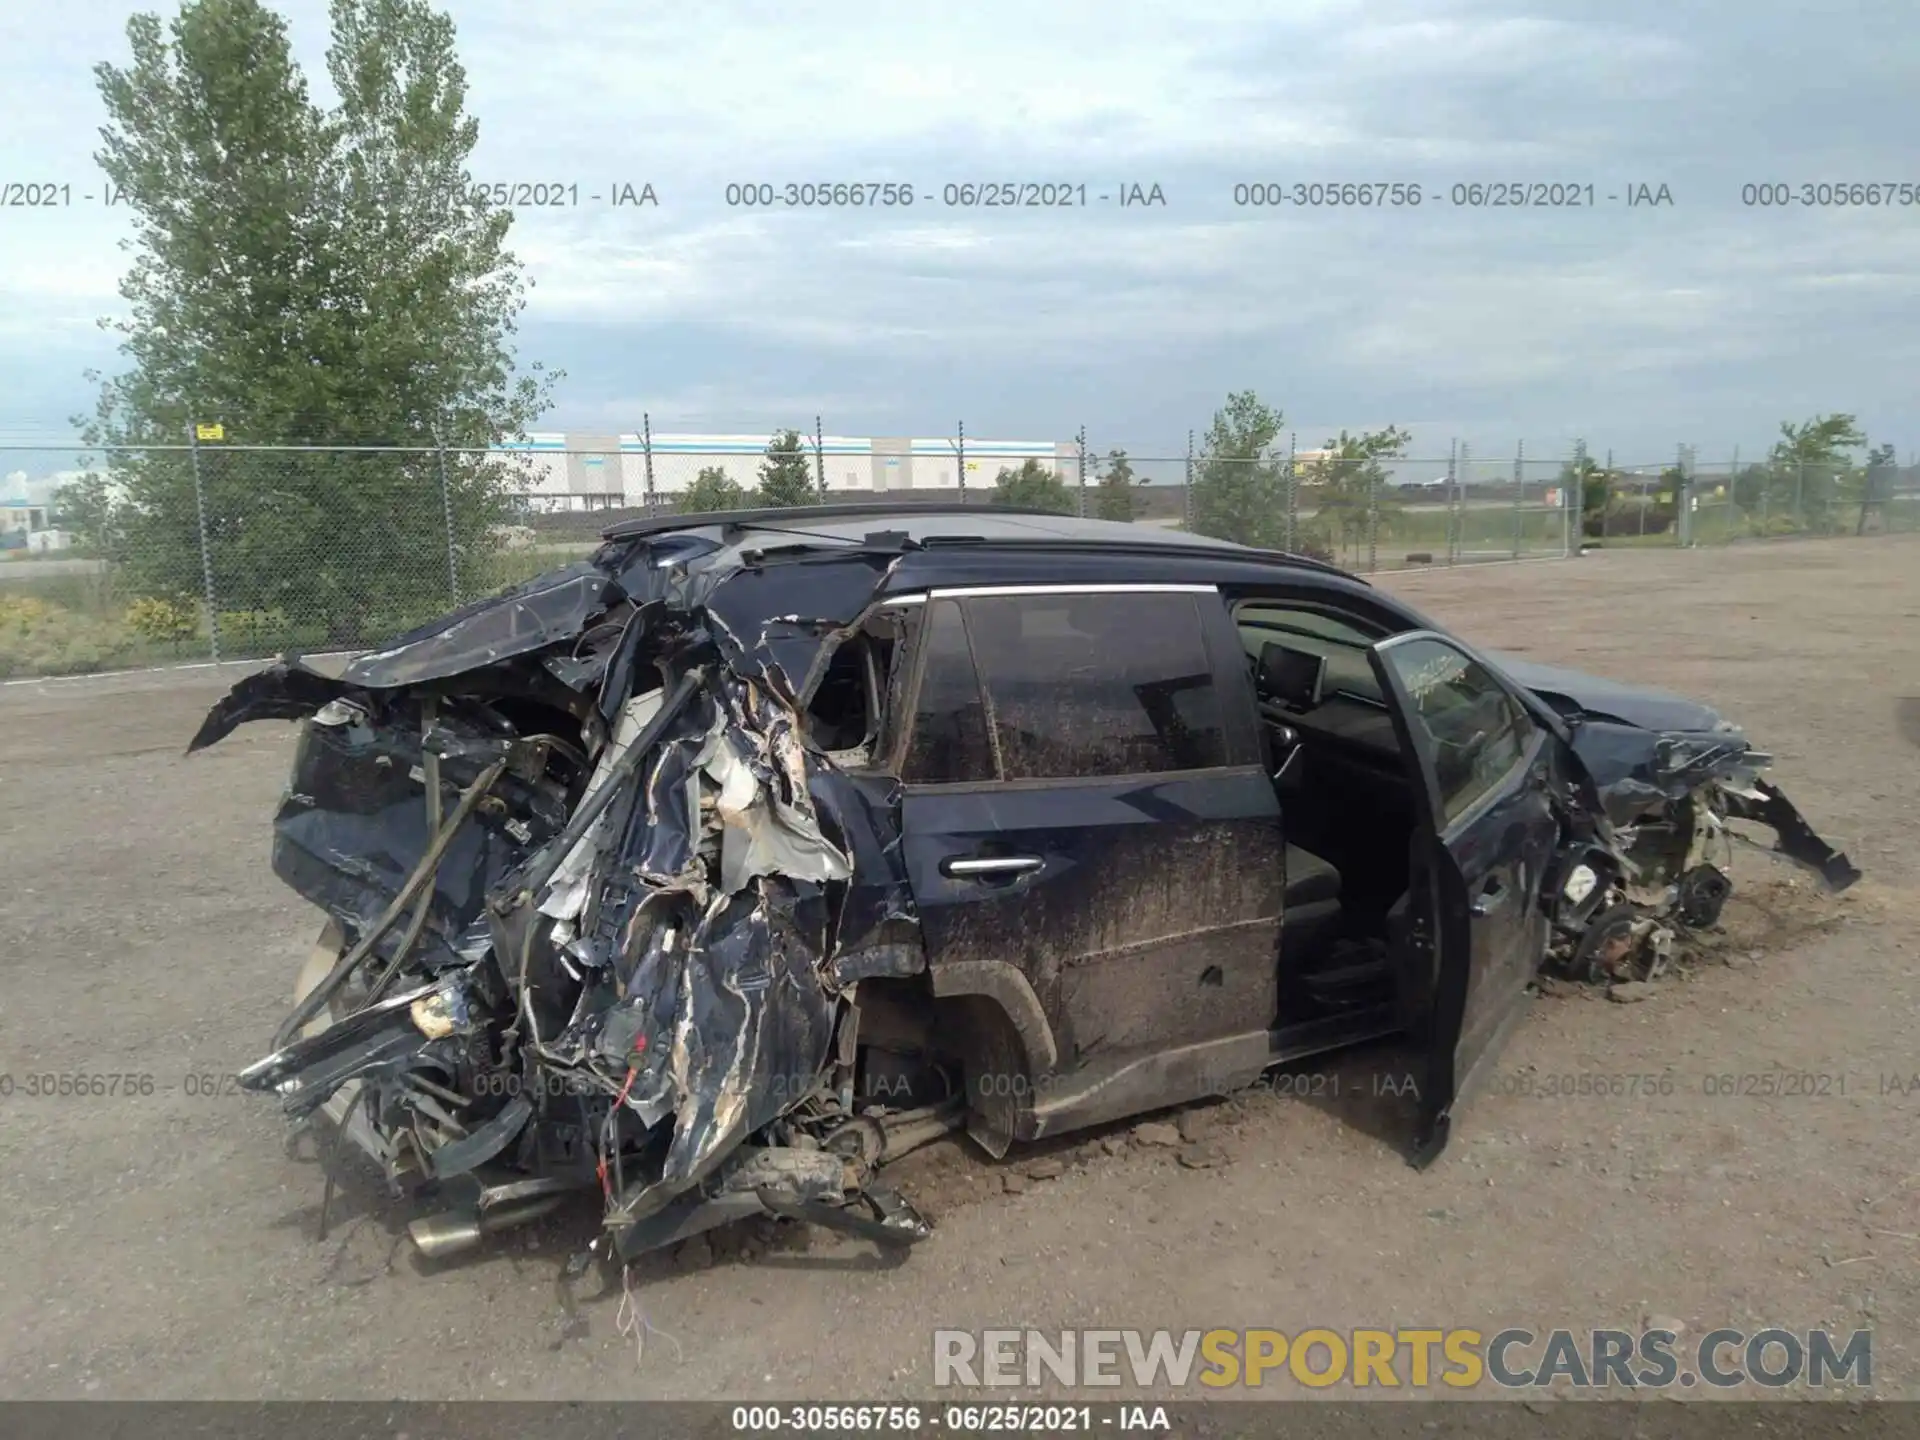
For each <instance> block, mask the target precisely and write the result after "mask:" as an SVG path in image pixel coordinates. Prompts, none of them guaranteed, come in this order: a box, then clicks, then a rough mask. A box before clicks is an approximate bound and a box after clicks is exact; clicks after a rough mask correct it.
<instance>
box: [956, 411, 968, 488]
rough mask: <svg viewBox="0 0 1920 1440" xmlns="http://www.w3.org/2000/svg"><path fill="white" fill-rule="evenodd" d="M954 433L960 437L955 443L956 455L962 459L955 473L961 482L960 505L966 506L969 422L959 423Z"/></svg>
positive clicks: (962, 421)
mask: <svg viewBox="0 0 1920 1440" xmlns="http://www.w3.org/2000/svg"><path fill="white" fill-rule="evenodd" d="M954 433H955V435H956V436H957V437H958V438H957V439H956V440H955V441H954V443H953V448H954V453H955V454H957V455H958V456H959V457H960V459H959V464H958V466H957V467H956V468H955V470H954V472H953V473H954V478H955V479H957V480H958V481H959V482H960V503H961V504H962V505H965V504H966V503H967V422H966V421H964V420H961V421H957V422H956V423H955V427H954Z"/></svg>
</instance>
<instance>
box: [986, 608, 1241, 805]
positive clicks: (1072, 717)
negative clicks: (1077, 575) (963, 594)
mask: <svg viewBox="0 0 1920 1440" xmlns="http://www.w3.org/2000/svg"><path fill="white" fill-rule="evenodd" d="M1209 598H1210V597H1209ZM1214 603H1216V604H1217V603H1218V602H1217V601H1214ZM965 608H966V613H967V625H968V631H969V633H970V635H971V636H972V640H973V654H974V658H975V659H976V660H977V662H978V664H979V667H980V678H981V680H982V681H983V683H984V684H985V686H986V692H987V698H988V702H989V706H990V710H991V714H990V717H989V718H990V723H991V725H992V727H993V735H994V740H995V744H996V747H997V749H998V752H999V757H1000V762H1001V765H1002V766H1003V774H1004V775H1005V778H1007V779H1008V780H1041V779H1065V778H1076V777H1081V776H1096V775H1142V774H1153V773H1158V772H1165V771H1174V770H1201V769H1209V768H1213V767H1216V766H1224V765H1228V764H1231V763H1234V762H1233V761H1232V760H1230V759H1229V751H1230V748H1233V747H1231V746H1230V744H1229V740H1228V731H1227V726H1226V724H1225V716H1224V706H1223V702H1222V698H1221V695H1220V693H1219V691H1218V689H1217V688H1216V687H1215V685H1214V679H1213V665H1212V662H1211V659H1210V657H1209V655H1208V651H1207V644H1206V635H1205V632H1204V630H1203V629H1202V626H1201V618H1200V610H1199V607H1198V605H1197V604H1196V597H1195V596H1193V595H1191V594H1185V593H1165V592H1141V593H1104V594H1100V593H1096V594H1079V595H1044V594H1036V595H1006V596H991V597H981V598H979V599H973V600H968V601H966V602H965ZM1248 758H1251V756H1249V757H1248Z"/></svg>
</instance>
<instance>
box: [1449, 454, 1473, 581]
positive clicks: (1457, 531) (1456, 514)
mask: <svg viewBox="0 0 1920 1440" xmlns="http://www.w3.org/2000/svg"><path fill="white" fill-rule="evenodd" d="M1472 474H1473V447H1472V446H1471V445H1469V444H1468V443H1467V442H1466V441H1465V440H1462V441H1461V442H1460V480H1459V483H1458V484H1457V485H1455V486H1454V492H1453V493H1454V504H1453V554H1454V558H1455V559H1456V560H1459V559H1460V558H1462V557H1463V556H1464V555H1465V554H1466V551H1467V485H1468V477H1469V476H1471V475H1472Z"/></svg>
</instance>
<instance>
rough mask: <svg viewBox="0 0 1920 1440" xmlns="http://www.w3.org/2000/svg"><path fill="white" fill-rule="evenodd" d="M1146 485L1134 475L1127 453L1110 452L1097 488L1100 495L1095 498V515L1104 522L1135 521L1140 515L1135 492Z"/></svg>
mask: <svg viewBox="0 0 1920 1440" xmlns="http://www.w3.org/2000/svg"><path fill="white" fill-rule="evenodd" d="M1144 483H1145V481H1143V480H1141V479H1140V478H1138V477H1137V476H1135V475H1134V473H1133V466H1132V464H1131V463H1129V461H1128V460H1127V452H1126V451H1124V450H1109V451H1108V452H1107V463H1106V468H1105V470H1104V471H1103V472H1102V473H1101V476H1100V483H1099V485H1098V486H1097V487H1096V488H1097V491H1098V493H1097V494H1096V495H1095V497H1094V513H1095V514H1097V515H1098V516H1099V517H1100V518H1101V519H1102V520H1132V519H1134V518H1135V517H1136V516H1138V515H1139V513H1140V504H1139V500H1138V497H1136V496H1135V495H1134V493H1133V490H1134V487H1135V486H1136V485H1141V484H1144Z"/></svg>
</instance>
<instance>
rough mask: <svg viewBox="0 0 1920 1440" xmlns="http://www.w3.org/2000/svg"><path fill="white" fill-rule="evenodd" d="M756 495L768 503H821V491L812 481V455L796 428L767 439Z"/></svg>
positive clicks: (775, 504) (784, 504) (782, 504)
mask: <svg viewBox="0 0 1920 1440" xmlns="http://www.w3.org/2000/svg"><path fill="white" fill-rule="evenodd" d="M755 498H756V500H757V501H758V503H760V504H762V505H768V506H789V505H818V504H819V503H820V491H819V490H818V488H816V487H815V485H814V480H813V457H812V455H811V454H810V453H808V450H807V445H806V442H805V441H803V440H802V439H801V438H800V432H799V431H798V430H777V431H775V432H774V435H773V438H772V439H771V440H769V441H767V453H766V455H765V457H764V458H763V459H762V460H761V461H760V486H759V489H758V490H757V491H756V492H755Z"/></svg>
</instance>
